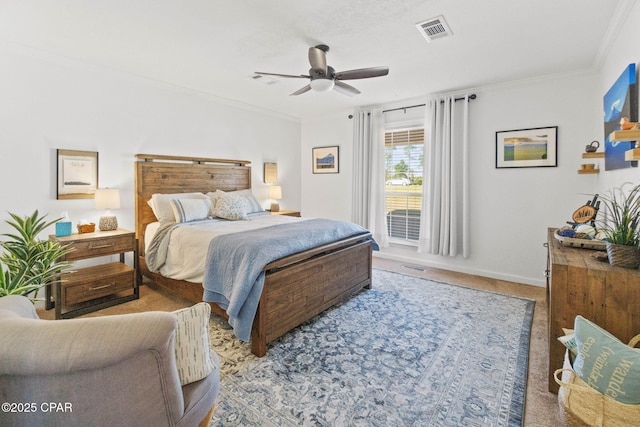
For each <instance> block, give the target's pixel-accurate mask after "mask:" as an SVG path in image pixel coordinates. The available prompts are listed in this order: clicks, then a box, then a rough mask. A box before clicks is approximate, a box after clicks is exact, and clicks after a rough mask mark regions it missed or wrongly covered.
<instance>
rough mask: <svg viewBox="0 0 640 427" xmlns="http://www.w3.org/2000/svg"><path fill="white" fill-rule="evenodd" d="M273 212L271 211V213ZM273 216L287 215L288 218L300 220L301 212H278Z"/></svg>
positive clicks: (273, 213)
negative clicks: (292, 217)
mask: <svg viewBox="0 0 640 427" xmlns="http://www.w3.org/2000/svg"><path fill="white" fill-rule="evenodd" d="M269 212H271V211H269ZM271 215H286V216H295V217H298V218H300V212H299V211H278V212H271Z"/></svg>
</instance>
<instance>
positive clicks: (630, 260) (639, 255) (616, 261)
mask: <svg viewBox="0 0 640 427" xmlns="http://www.w3.org/2000/svg"><path fill="white" fill-rule="evenodd" d="M629 185H633V184H631V183H625V184H623V185H622V186H620V187H618V188H614V189H613V190H611V191H610V193H609V194H608V195H607V196H604V197H601V200H602V201H603V203H604V219H601V220H600V221H599V226H598V229H599V231H601V232H602V233H603V234H604V237H605V240H606V241H607V255H608V256H609V263H610V264H611V265H617V266H620V267H625V268H638V267H639V266H640V230H639V226H640V184H639V185H635V186H632V187H631V188H628V187H629Z"/></svg>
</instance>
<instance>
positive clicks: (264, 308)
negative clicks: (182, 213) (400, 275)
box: [135, 154, 372, 357]
mask: <svg viewBox="0 0 640 427" xmlns="http://www.w3.org/2000/svg"><path fill="white" fill-rule="evenodd" d="M136 158H137V159H138V160H137V161H136V162H135V187H136V203H135V210H136V237H137V238H138V245H139V255H140V263H139V265H140V268H141V271H142V274H143V275H144V276H146V277H148V278H149V279H151V280H152V281H153V282H154V283H155V284H157V285H159V286H162V287H163V288H166V289H168V290H169V291H171V292H173V293H175V294H178V295H179V296H181V297H183V298H186V299H188V300H190V301H192V302H194V303H196V302H201V301H202V296H203V288H202V284H201V283H192V282H187V281H184V280H175V279H169V278H166V277H164V276H162V275H160V274H157V273H152V272H151V271H149V269H148V267H147V264H146V262H145V258H144V256H145V253H144V249H145V248H144V246H145V245H144V241H145V240H144V233H145V230H146V227H147V225H148V224H149V223H151V222H155V221H157V220H156V217H155V215H154V214H153V211H152V210H151V208H150V207H149V205H148V204H147V201H148V200H149V199H151V196H152V195H153V194H155V193H165V194H171V193H188V192H203V193H207V192H210V191H215V190H222V191H235V190H243V189H247V188H251V167H250V166H248V165H249V164H250V162H249V161H246V160H222V159H211V158H202V157H181V156H164V155H148V154H137V155H136ZM369 238H370V234H365V235H359V236H355V237H350V238H346V239H342V240H339V241H336V242H333V243H330V244H326V245H322V246H319V247H316V248H313V249H310V250H307V251H304V252H300V253H297V254H294V255H290V256H287V257H285V258H281V259H279V260H277V261H274V262H272V263H270V264H268V265H267V266H266V267H265V268H264V270H263V271H265V272H266V276H265V283H264V289H263V291H262V295H261V297H260V302H259V304H258V310H257V312H256V317H255V319H254V322H253V328H252V332H251V352H252V353H253V354H255V355H256V356H258V357H262V356H264V355H265V354H266V352H267V344H268V343H270V342H271V341H273V340H275V339H276V338H278V337H280V336H282V335H284V334H285V333H287V332H288V331H290V330H291V329H293V328H295V327H296V326H298V325H300V324H302V323H304V322H306V321H307V320H310V319H311V318H313V317H314V316H316V315H318V314H320V313H321V312H323V311H324V310H326V309H327V308H329V307H331V306H332V305H335V304H337V303H340V302H342V301H345V300H347V299H348V298H349V297H350V296H351V295H353V294H354V293H355V292H357V291H359V290H360V289H362V288H367V289H369V288H371V265H372V264H371V258H372V242H371V240H370V239H369ZM202 256H206V254H202ZM210 305H211V308H212V311H213V312H214V313H216V314H218V315H220V316H223V317H225V318H226V317H227V315H226V313H225V312H224V310H223V309H221V308H220V307H219V306H218V305H217V304H215V303H210Z"/></svg>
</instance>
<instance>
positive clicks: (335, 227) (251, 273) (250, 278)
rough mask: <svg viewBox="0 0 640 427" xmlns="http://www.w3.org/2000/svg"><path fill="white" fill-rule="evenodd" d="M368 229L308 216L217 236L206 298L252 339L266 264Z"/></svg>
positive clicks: (242, 334) (211, 248)
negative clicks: (218, 306)
mask: <svg viewBox="0 0 640 427" xmlns="http://www.w3.org/2000/svg"><path fill="white" fill-rule="evenodd" d="M365 233H368V231H367V230H366V229H364V228H362V227H360V226H359V225H356V224H352V223H350V222H344V221H335V220H330V219H310V220H306V221H300V222H295V223H291V224H280V225H273V226H270V227H265V228H260V229H257V230H250V231H244V232H240V233H232V234H225V235H222V236H218V237H215V238H214V239H213V240H212V241H211V243H210V245H209V252H208V254H207V262H206V264H205V271H204V280H203V286H204V297H203V299H204V301H209V302H215V303H218V304H219V305H220V306H221V307H222V308H223V309H224V310H225V311H226V312H227V314H228V315H229V325H231V327H232V328H233V331H234V333H235V335H236V336H237V337H238V338H239V339H241V340H242V341H249V339H250V337H251V325H252V324H253V318H254V317H255V314H256V310H257V308H258V302H259V301H260V295H261V294H262V288H263V286H264V276H265V273H264V272H263V271H262V269H263V268H264V267H265V266H266V265H267V264H269V263H270V262H272V261H275V260H277V259H280V258H283V257H285V256H287V255H292V254H295V253H297V252H301V251H304V250H307V249H311V248H314V247H316V246H319V245H323V244H326V243H331V242H335V241H336V240H340V239H342V238H346V237H351V236H356V235H358V234H365ZM374 247H375V248H376V249H377V245H376V244H375V242H374Z"/></svg>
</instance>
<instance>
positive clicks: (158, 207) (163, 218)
mask: <svg viewBox="0 0 640 427" xmlns="http://www.w3.org/2000/svg"><path fill="white" fill-rule="evenodd" d="M206 197H207V196H205V195H204V194H203V193H175V194H160V193H157V194H154V195H153V196H151V199H150V200H149V201H148V202H147V204H148V205H149V206H150V207H151V210H153V213H154V215H155V216H156V218H158V221H160V222H167V221H170V222H174V221H176V217H175V215H174V213H173V209H172V208H171V201H172V200H173V199H205V198H206Z"/></svg>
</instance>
